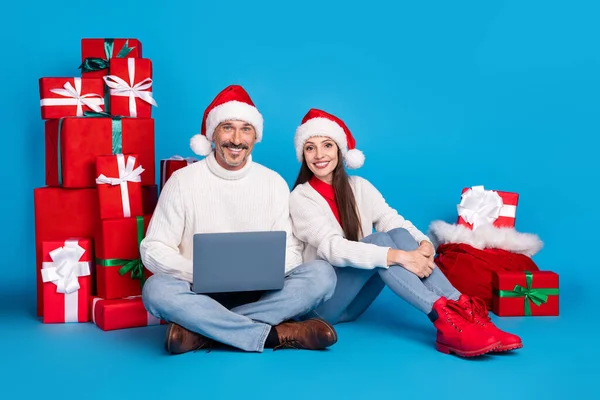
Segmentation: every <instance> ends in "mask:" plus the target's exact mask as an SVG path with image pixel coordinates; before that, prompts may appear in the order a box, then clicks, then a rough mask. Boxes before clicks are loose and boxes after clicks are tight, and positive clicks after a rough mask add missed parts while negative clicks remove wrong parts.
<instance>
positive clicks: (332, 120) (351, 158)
mask: <svg viewBox="0 0 600 400" xmlns="http://www.w3.org/2000/svg"><path fill="white" fill-rule="evenodd" d="M315 136H327V137H330V138H331V139H333V140H334V141H335V143H336V144H337V145H338V147H339V148H340V150H341V151H342V156H343V157H344V162H345V164H346V167H348V168H350V169H357V168H360V167H362V166H363V164H364V163H365V155H364V154H363V152H362V151H360V150H358V149H357V148H356V141H355V140H354V137H353V136H352V133H351V132H350V130H349V129H348V127H347V126H346V124H345V123H344V121H342V120H341V119H339V118H338V117H336V116H335V115H332V114H329V113H327V112H325V111H323V110H318V109H316V108H311V109H310V110H309V111H308V113H306V115H305V116H304V118H302V124H301V125H300V126H299V127H298V129H296V134H295V136H294V146H295V147H296V157H297V158H298V161H300V162H302V158H303V157H304V143H305V142H306V141H307V140H308V139H309V138H311V137H315Z"/></svg>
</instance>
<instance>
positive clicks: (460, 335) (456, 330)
mask: <svg viewBox="0 0 600 400" xmlns="http://www.w3.org/2000/svg"><path fill="white" fill-rule="evenodd" d="M436 313H437V316H435V317H433V318H432V319H433V325H434V326H435V327H436V328H437V341H436V343H435V345H436V348H437V350H438V351H440V352H442V353H445V354H450V353H454V354H456V355H459V356H461V357H474V356H480V355H483V354H485V353H489V352H490V351H492V350H494V349H496V348H497V347H498V346H499V345H500V341H499V340H498V339H496V337H495V336H494V335H492V334H491V333H489V332H488V331H486V330H483V329H481V327H480V326H479V325H477V324H475V323H474V322H473V316H472V315H471V314H469V313H468V312H467V310H466V309H465V308H464V307H463V306H461V305H460V304H458V302H456V301H453V300H447V299H446V298H445V297H441V298H440V299H439V300H437V301H436V302H435V303H434V304H433V312H432V315H435V314H436Z"/></svg>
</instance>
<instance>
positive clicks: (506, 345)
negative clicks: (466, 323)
mask: <svg viewBox="0 0 600 400" xmlns="http://www.w3.org/2000/svg"><path fill="white" fill-rule="evenodd" d="M458 303H459V304H460V305H462V306H463V307H465V308H466V309H467V311H468V312H469V314H471V315H473V319H474V321H475V323H476V324H479V325H480V326H481V327H482V328H483V329H484V330H486V331H487V332H489V333H491V334H492V335H494V336H495V337H497V338H498V340H500V342H501V343H502V344H501V345H500V347H498V348H497V349H495V350H494V351H510V350H515V349H520V348H521V347H523V342H522V341H521V338H520V337H518V336H517V335H513V334H512V333H508V332H504V331H502V330H500V329H499V328H498V327H497V326H496V325H494V323H493V322H492V319H491V318H490V317H489V314H488V310H487V307H486V305H485V302H484V301H483V300H482V299H480V298H479V297H469V296H467V295H464V294H461V295H460V298H459V299H458Z"/></svg>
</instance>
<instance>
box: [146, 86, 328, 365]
mask: <svg viewBox="0 0 600 400" xmlns="http://www.w3.org/2000/svg"><path fill="white" fill-rule="evenodd" d="M262 131H263V118H262V115H261V114H260V113H259V112H258V110H257V109H256V107H255V106H254V103H253V102H252V100H251V99H250V96H249V95H248V94H247V93H246V91H245V90H244V89H243V88H242V87H240V86H229V87H227V88H226V89H224V90H223V91H222V92H221V93H219V94H218V95H217V97H216V98H215V99H214V100H213V102H212V103H211V104H210V105H209V106H208V108H207V109H206V111H205V113H204V118H203V121H202V129H201V134H198V135H195V136H194V137H193V138H192V139H191V141H190V145H191V148H192V150H193V151H194V152H195V153H196V154H199V155H203V156H206V157H205V158H204V159H202V160H200V161H198V162H196V163H194V164H192V165H190V166H188V167H186V168H183V169H180V170H178V171H176V172H175V173H174V174H173V175H172V176H171V178H170V179H169V180H168V181H167V183H166V184H165V186H164V189H163V191H162V192H161V195H160V198H159V201H158V205H157V207H156V210H155V211H154V214H153V216H152V219H151V221H150V225H149V227H148V231H147V234H146V237H145V239H144V240H143V241H142V243H141V247H140V252H141V257H142V260H143V263H144V265H145V266H146V268H147V269H148V270H150V271H151V272H152V273H153V274H154V275H153V276H151V277H150V278H149V279H148V280H147V281H146V284H145V285H144V289H143V293H142V298H143V301H144V304H145V306H146V309H147V310H148V311H149V312H150V313H151V314H153V315H154V316H155V317H157V318H161V319H163V320H166V321H168V322H169V326H168V328H167V333H166V341H165V347H166V350H167V351H168V352H170V353H172V354H180V353H184V352H187V351H191V350H197V349H201V348H204V347H211V346H213V345H215V344H217V345H218V344H219V343H220V344H225V345H229V346H233V347H235V348H238V349H241V350H244V351H254V352H262V351H263V350H264V349H265V348H273V349H278V348H290V347H293V348H302V349H323V348H326V347H329V346H331V345H333V344H335V342H336V341H337V335H336V332H335V330H334V328H333V327H332V326H331V325H329V324H328V323H327V322H325V321H323V320H321V319H310V320H307V321H302V322H294V321H292V319H294V318H296V317H298V316H301V315H304V314H306V313H307V312H309V311H311V310H312V309H314V308H316V307H317V306H319V305H320V304H322V303H323V302H325V301H326V300H328V299H329V298H330V297H331V296H332V294H333V291H334V288H335V284H336V277H335V272H334V270H333V267H331V265H330V264H328V263H326V262H324V261H316V262H311V263H306V264H302V247H301V246H302V244H301V242H299V241H298V240H297V239H296V238H295V237H294V236H293V234H292V229H291V219H290V216H289V203H288V202H289V193H290V192H289V188H288V185H287V183H286V182H285V181H284V180H283V178H282V177H281V176H279V175H278V174H277V173H276V172H274V171H272V170H270V169H268V168H266V167H264V166H262V165H260V164H258V163H256V162H254V161H253V160H252V156H251V153H252V149H253V147H254V144H255V143H258V142H260V141H261V139H262ZM213 145H214V150H213ZM276 230H284V231H286V232H287V248H286V265H285V269H286V277H285V283H284V287H283V289H281V290H276V291H268V292H264V293H258V294H256V293H254V292H251V293H246V294H245V295H240V294H237V295H235V294H229V295H228V294H219V295H215V296H207V295H201V294H196V293H194V292H193V291H192V290H191V282H192V275H193V268H192V247H193V235H194V234H195V233H204V232H236V231H276ZM231 250H232V251H235V249H231ZM214 267H215V268H219V266H218V265H215V266H214Z"/></svg>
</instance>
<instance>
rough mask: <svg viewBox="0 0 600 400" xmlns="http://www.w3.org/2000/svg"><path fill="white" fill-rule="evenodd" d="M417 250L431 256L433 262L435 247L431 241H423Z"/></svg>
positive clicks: (428, 256)
mask: <svg viewBox="0 0 600 400" xmlns="http://www.w3.org/2000/svg"><path fill="white" fill-rule="evenodd" d="M417 251H418V252H419V253H421V254H423V255H424V256H425V257H427V258H429V259H430V260H431V262H433V256H434V255H435V249H434V248H433V245H432V244H431V243H430V242H428V241H427V240H423V241H421V244H420V245H419V248H418V249H417ZM433 268H435V264H433Z"/></svg>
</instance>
